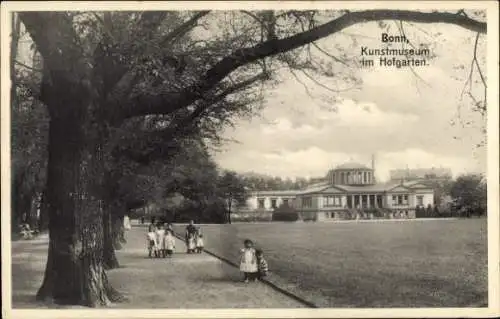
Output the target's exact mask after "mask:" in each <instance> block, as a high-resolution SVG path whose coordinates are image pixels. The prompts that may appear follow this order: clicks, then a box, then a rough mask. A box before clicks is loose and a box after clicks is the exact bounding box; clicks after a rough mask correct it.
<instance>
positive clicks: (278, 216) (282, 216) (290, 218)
mask: <svg viewBox="0 0 500 319" xmlns="http://www.w3.org/2000/svg"><path fill="white" fill-rule="evenodd" d="M297 220H299V214H298V213H297V212H274V213H273V221H276V222H278V221H279V222H296V221H297Z"/></svg>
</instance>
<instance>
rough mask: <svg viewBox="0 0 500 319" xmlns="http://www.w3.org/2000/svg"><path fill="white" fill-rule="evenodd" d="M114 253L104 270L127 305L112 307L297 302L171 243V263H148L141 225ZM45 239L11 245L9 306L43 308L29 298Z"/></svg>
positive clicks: (37, 278) (264, 305)
mask: <svg viewBox="0 0 500 319" xmlns="http://www.w3.org/2000/svg"><path fill="white" fill-rule="evenodd" d="M126 238H127V243H126V244H124V247H123V249H122V250H120V251H117V256H118V260H119V261H120V265H121V267H120V268H118V269H113V270H110V271H108V272H107V273H108V276H109V279H110V281H111V283H112V284H113V286H114V287H115V288H117V289H118V290H119V291H120V292H122V293H123V294H124V295H125V296H126V297H127V298H128V301H127V302H125V303H121V304H116V305H113V307H117V308H299V307H303V305H301V304H300V303H298V302H297V301H295V300H293V299H291V298H289V297H287V296H285V295H282V294H280V293H278V292H277V291H275V290H273V289H272V288H271V287H269V286H267V285H265V284H262V283H250V284H245V283H243V282H241V275H240V273H239V271H238V269H236V268H235V267H233V266H230V265H228V264H226V263H224V262H221V261H220V260H218V259H217V258H214V257H212V256H210V255H208V254H205V253H203V254H194V255H188V254H186V253H185V245H184V243H183V242H182V241H181V240H177V243H176V244H177V251H176V254H175V255H174V257H173V258H171V259H168V258H166V259H162V258H160V259H154V258H153V259H150V258H148V256H147V251H146V248H145V242H146V240H145V239H146V227H143V226H134V227H132V229H131V230H130V231H127V233H126ZM47 242H48V239H47V238H42V239H38V240H35V241H18V242H13V244H12V274H13V281H12V306H13V308H33V307H43V306H42V305H39V304H37V303H36V302H35V300H34V296H35V294H36V290H37V288H38V287H39V286H40V284H41V282H42V279H43V271H44V268H45V262H46V253H47Z"/></svg>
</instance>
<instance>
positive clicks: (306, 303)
mask: <svg viewBox="0 0 500 319" xmlns="http://www.w3.org/2000/svg"><path fill="white" fill-rule="evenodd" d="M174 236H175V237H177V238H178V239H179V240H181V241H182V242H184V243H185V242H186V240H185V239H184V238H182V236H180V235H178V234H176V233H175V232H174ZM203 252H205V253H207V254H208V255H210V256H212V257H215V258H217V259H219V260H220V261H223V262H225V263H226V264H228V265H231V266H233V267H235V268H238V269H239V266H238V265H237V264H236V263H234V262H232V261H231V260H229V259H227V258H225V257H222V256H219V255H218V254H216V253H214V252H213V251H210V250H208V249H206V248H204V249H203ZM260 282H262V283H263V284H265V285H267V286H269V287H271V288H272V289H273V290H275V291H277V292H279V293H281V294H283V295H285V296H287V297H289V298H292V299H294V300H295V301H297V302H299V303H300V304H302V305H304V306H306V307H308V308H320V307H319V306H318V305H316V304H315V303H313V302H311V301H308V300H305V299H303V298H301V297H299V296H297V295H296V294H294V293H292V292H290V291H288V290H286V289H283V288H281V287H279V286H278V285H276V284H274V283H273V282H271V281H269V280H268V279H266V278H262V279H260Z"/></svg>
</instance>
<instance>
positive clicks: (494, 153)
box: [0, 1, 500, 318]
mask: <svg viewBox="0 0 500 319" xmlns="http://www.w3.org/2000/svg"><path fill="white" fill-rule="evenodd" d="M277 6H279V8H280V9H282V10H283V9H287V8H290V9H291V8H294V9H340V8H342V9H366V8H367V7H370V8H373V9H375V8H384V9H415V10H417V9H418V10H422V9H426V8H428V9H448V10H451V9H455V8H456V9H459V8H463V7H465V8H472V9H473V8H476V9H485V10H487V16H488V33H487V39H488V40H487V43H488V47H487V50H488V52H487V66H488V67H487V72H488V86H489V88H490V89H489V90H488V105H489V109H488V115H487V117H488V120H487V123H488V124H487V127H488V133H487V141H488V168H487V179H488V226H487V227H488V308H386V309H380V308H373V309H368V308H366V309H336V308H322V309H189V310H188V309H162V310H148V309H134V310H129V309H127V310H117V309H113V308H104V309H101V310H96V309H85V310H43V309H34V310H18V309H12V300H11V293H10V289H11V266H12V265H11V262H10V260H11V241H10V213H7V212H10V184H11V183H10V181H11V179H10V107H9V105H10V104H9V99H10V89H9V86H10V80H9V67H10V66H9V54H10V53H9V45H10V31H11V30H10V28H11V24H10V13H11V12H12V11H35V10H36V11H53V10H61V11H63V10H148V9H149V10H167V9H168V10H199V9H201V8H206V7H210V8H212V9H214V8H219V9H223V10H231V9H241V8H242V7H245V8H246V9H252V10H256V9H269V8H275V7H277ZM0 21H1V22H2V24H1V26H2V28H1V34H2V37H1V74H2V78H1V79H2V81H1V105H2V107H1V132H2V133H1V134H2V135H1V136H2V143H1V153H2V157H1V158H2V166H1V174H2V175H1V177H2V192H1V196H2V197H1V198H2V208H1V212H2V214H1V221H2V234H3V235H2V264H3V267H2V279H3V280H2V301H3V302H2V317H4V318H8V317H15V318H62V317H64V318H77V317H79V318H85V317H90V316H92V317H94V316H98V317H102V318H165V317H169V318H192V317H198V318H241V317H245V318H249V317H266V318H284V317H293V318H306V317H312V318H331V317H341V318H373V317H387V318H390V317H397V318H412V317H422V318H423V317H435V318H444V317H448V318H449V317H482V318H485V317H498V316H500V294H499V283H500V282H499V266H500V263H499V243H500V237H499V226H500V219H499V194H500V187H499V184H500V180H499V148H498V146H499V110H498V105H499V98H498V90H497V89H496V88H498V84H499V79H498V70H499V61H498V55H499V51H498V43H499V38H498V27H499V25H498V3H497V2H496V1H425V2H410V1H356V2H355V1H346V2H343V1H317V2H314V1H279V2H278V1H262V2H260V1H259V2H249V1H200V2H196V1H186V2H184V1H183V2H181V1H179V2H170V3H168V4H167V3H166V2H158V1H156V2H154V1H145V2H133V1H127V2H125V1H124V2H118V1H117V2H108V1H103V2H83V1H78V2H77V1H75V2H70V1H51V2H42V1H40V2H31V1H22V2H3V3H2V7H1V20H0ZM4 261H5V262H4Z"/></svg>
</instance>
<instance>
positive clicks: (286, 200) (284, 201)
mask: <svg viewBox="0 0 500 319" xmlns="http://www.w3.org/2000/svg"><path fill="white" fill-rule="evenodd" d="M289 204H290V203H289V202H288V198H285V199H284V200H283V205H285V206H289Z"/></svg>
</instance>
